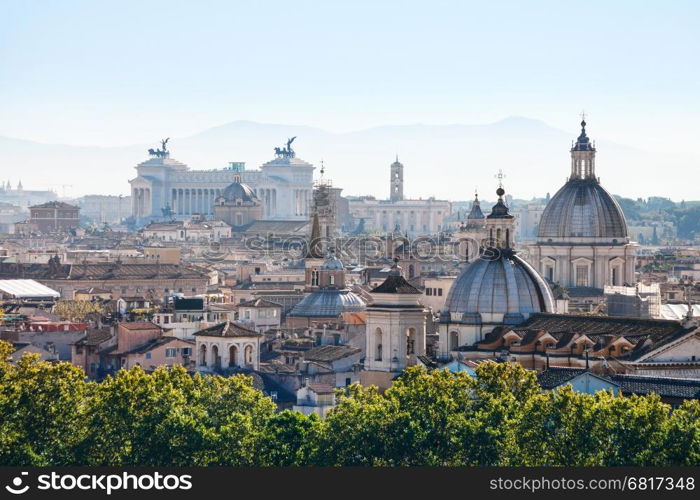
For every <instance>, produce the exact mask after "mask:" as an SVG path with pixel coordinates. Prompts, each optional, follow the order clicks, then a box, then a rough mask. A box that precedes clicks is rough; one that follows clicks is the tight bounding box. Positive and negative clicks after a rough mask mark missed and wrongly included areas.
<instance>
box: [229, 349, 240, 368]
mask: <svg viewBox="0 0 700 500" xmlns="http://www.w3.org/2000/svg"><path fill="white" fill-rule="evenodd" d="M237 362H238V348H237V347H236V346H235V345H232V346H231V347H229V348H228V365H229V366H236V365H237Z"/></svg>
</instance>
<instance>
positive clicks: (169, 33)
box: [0, 1, 700, 201]
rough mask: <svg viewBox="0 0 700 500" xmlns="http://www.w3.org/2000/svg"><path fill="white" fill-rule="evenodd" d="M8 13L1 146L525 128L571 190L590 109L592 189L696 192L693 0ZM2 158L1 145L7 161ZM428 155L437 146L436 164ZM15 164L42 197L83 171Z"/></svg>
mask: <svg viewBox="0 0 700 500" xmlns="http://www.w3.org/2000/svg"><path fill="white" fill-rule="evenodd" d="M4 10H5V12H6V13H7V14H8V15H6V16H3V18H2V19H1V20H0V28H2V33H3V35H2V36H3V42H4V43H2V44H0V57H2V60H3V64H2V65H0V88H1V89H2V92H0V106H2V109H3V114H2V116H0V138H18V139H23V140H30V141H37V142H40V143H49V144H66V145H69V146H70V145H72V146H86V147H100V148H107V147H129V146H131V145H134V144H138V145H149V146H148V147H151V146H150V144H152V143H153V142H154V141H157V140H158V139H160V138H161V137H165V136H169V137H174V138H187V137H191V136H193V135H197V134H199V133H201V132H202V131H205V130H208V129H211V128H218V127H221V126H222V124H226V123H230V122H236V121H241V120H249V121H252V122H256V123H282V124H292V125H294V124H296V125H297V126H308V127H312V128H314V129H320V130H323V131H327V132H328V133H329V134H335V135H347V134H351V133H354V132H353V131H358V130H359V131H364V130H367V129H372V128H375V127H380V128H383V127H394V128H402V127H404V128H405V127H415V126H416V125H415V124H425V125H424V126H426V127H428V128H433V127H437V128H445V127H449V126H450V125H445V124H490V123H498V122H500V121H502V120H507V119H508V117H512V116H521V117H527V118H529V119H533V120H540V121H542V122H544V123H546V124H548V125H549V126H551V127H552V128H554V129H557V130H562V131H565V132H566V140H565V142H560V143H558V144H557V146H556V149H554V148H552V150H551V151H550V152H549V154H551V157H552V158H556V159H557V160H558V162H559V163H558V165H561V167H560V169H559V170H554V169H552V170H549V169H547V170H546V171H545V172H544V175H545V177H549V176H550V175H551V176H552V177H557V178H561V177H562V176H563V175H565V172H566V161H567V153H566V146H567V145H568V143H569V141H570V140H571V139H573V138H575V137H576V135H574V134H576V133H577V123H578V121H579V119H578V116H579V114H580V112H581V111H582V110H585V111H586V112H587V113H588V114H589V116H590V124H591V135H592V137H593V138H595V139H597V140H598V141H599V143H600V145H601V156H600V161H601V169H600V172H601V174H600V175H601V177H602V178H603V179H605V180H606V185H608V186H609V188H610V189H611V191H613V192H616V193H619V194H621V195H623V196H630V197H637V196H646V195H647V193H648V195H652V194H653V195H659V196H667V197H671V198H672V199H674V200H676V201H680V200H681V199H689V198H691V197H692V192H691V191H690V188H689V186H692V185H694V184H696V183H697V181H698V177H697V173H696V171H697V170H698V169H697V168H696V165H697V164H698V162H700V157H698V153H697V151H696V148H695V146H694V143H695V142H696V141H695V138H696V137H697V136H698V135H699V134H700V125H699V124H698V122H697V119H696V116H697V114H698V111H700V94H699V93H698V90H697V88H698V86H697V82H698V80H699V77H700V70H699V69H698V68H697V66H696V65H692V64H688V61H691V60H693V58H694V57H695V54H696V53H697V52H698V49H699V48H700V47H698V40H697V37H696V36H694V34H695V26H694V24H693V22H692V20H693V19H694V18H695V17H696V16H695V15H694V14H697V12H698V5H697V4H696V3H694V2H675V3H674V4H672V5H666V6H664V8H663V9H658V8H654V7H652V6H648V5H639V4H635V3H632V2H627V1H625V2H616V3H615V4H610V3H608V2H589V3H587V5H586V8H585V9H582V8H580V6H578V5H576V4H570V5H567V4H564V3H561V2H538V3H535V4H531V5H523V4H520V3H518V2H505V3H503V4H501V5H500V6H499V7H498V8H496V7H495V6H493V5H483V4H481V3H473V2H464V3H463V2H460V3H455V2H438V3H437V4H435V5H433V8H431V9H425V8H424V6H423V5H422V4H421V3H418V2H401V3H394V2H386V3H382V4H381V5H375V4H370V3H366V2H359V3H356V4H354V6H353V8H352V9H348V8H343V7H341V6H338V5H318V4H316V3H314V2H305V1H300V2H296V3H295V5H294V7H293V8H289V7H288V6H287V5H286V4H284V3H282V2H267V3H265V4H256V5H252V4H244V5H239V4H231V3H228V2H207V3H206V4H204V6H203V7H202V6H200V4H198V5H197V6H194V5H191V4H187V3H185V2H162V1H154V2H149V3H148V4H146V5H143V4H141V3H136V2H120V3H119V4H118V7H117V4H110V3H99V4H95V3H92V2H83V1H73V2H62V3H61V4H45V3H40V2H31V1H30V2H21V3H19V2H16V3H7V4H6V5H5V7H4ZM504 13H505V14H506V15H504ZM630 16H631V17H630ZM104 19H109V20H110V22H109V23H104V22H101V21H102V20H104ZM631 19H633V20H634V22H629V21H630V20H631ZM623 27H624V29H623ZM287 134H289V135H293V133H292V131H289V132H286V131H280V133H279V134H277V135H276V136H275V137H274V140H271V141H270V143H266V144H265V148H272V147H274V146H275V145H276V143H277V142H278V141H281V140H284V139H285V138H286V136H287ZM8 140H9V139H8ZM303 140H304V139H303V135H302V138H300V144H299V150H300V154H301V155H302V157H304V158H305V159H306V160H307V161H310V162H311V163H314V164H318V162H319V161H320V159H321V158H324V159H326V160H327V162H328V165H329V169H330V172H333V168H334V164H335V165H336V166H337V170H338V171H344V170H347V169H348V168H349V167H348V165H346V164H344V161H346V160H343V159H333V158H331V157H330V155H329V152H327V151H324V150H323V149H322V148H314V147H312V144H311V143H310V142H307V143H306V144H305V143H304V142H303ZM9 141H10V143H12V142H13V141H12V140H9ZM606 141H609V142H611V143H613V144H619V145H625V146H627V147H631V148H635V149H638V150H640V152H641V153H640V154H639V155H635V157H634V158H629V159H626V160H625V161H624V162H623V161H622V159H618V158H615V157H613V156H611V155H610V152H609V150H606V148H604V147H603V146H605V143H606ZM20 142H21V141H20ZM385 142H387V144H386V151H381V154H376V155H375V156H373V157H372V160H371V165H370V166H368V167H367V168H368V171H376V170H377V169H378V168H379V167H383V166H384V165H385V162H386V161H387V160H388V159H390V158H393V157H394V155H395V154H396V153H399V155H400V156H404V157H406V162H407V165H409V164H411V165H412V166H413V168H414V169H415V171H414V172H410V167H408V166H407V169H408V171H407V176H408V178H407V191H408V192H409V193H411V192H412V190H413V191H414V192H415V193H416V194H417V195H419V196H430V195H435V196H437V197H442V198H449V199H459V198H462V196H461V195H458V193H456V192H455V193H449V192H447V191H442V192H441V188H442V186H443V185H445V184H448V181H449V179H450V178H452V177H454V175H455V174H454V172H453V171H446V172H444V173H443V174H442V175H443V177H441V178H439V179H437V180H439V182H436V183H435V184H434V185H433V184H431V182H432V181H433V179H436V178H435V176H429V175H424V174H423V169H424V170H429V171H431V173H434V172H435V169H434V168H433V165H431V164H430V163H429V162H428V161H427V160H426V158H422V157H420V156H415V157H411V154H412V152H411V151H405V150H401V148H400V146H401V144H400V142H401V141H400V139H392V138H389V139H388V140H387V141H385ZM397 143H398V144H397ZM5 144H7V142H6V141H5V140H4V139H0V151H2V150H3V149H6V147H7V146H5V147H3V145H5ZM223 146H225V145H222V147H223ZM434 146H435V145H434V144H433V143H432V141H426V143H425V144H424V147H423V149H424V150H425V151H424V152H423V153H424V155H425V156H426V157H427V156H428V155H429V154H431V153H432V151H431V150H432V148H433V147H434ZM500 147H502V148H506V147H508V145H501V146H500ZM173 150H174V151H175V154H177V155H178V157H179V158H180V159H181V160H182V161H184V162H186V163H188V164H190V165H192V166H193V167H195V168H220V167H221V166H224V165H225V164H226V161H229V160H240V161H246V162H247V164H248V166H249V167H255V166H257V165H259V164H260V163H261V162H263V161H266V160H267V159H268V157H267V156H265V154H267V153H268V152H269V150H268V149H264V150H263V149H262V147H261V149H260V150H257V149H256V150H254V151H236V150H233V148H231V149H230V150H229V151H228V152H227V155H230V156H238V155H239V154H240V156H243V158H235V157H234V158H226V157H222V158H220V159H218V160H217V161H216V162H209V161H208V159H206V158H201V157H200V156H199V155H194V154H193V155H190V156H189V157H187V154H185V155H183V154H181V152H182V153H187V152H186V151H183V150H180V149H178V146H177V145H176V144H173ZM336 153H337V152H336ZM384 154H386V157H385V156H384ZM76 156H77V157H79V156H80V155H79V154H78V155H76ZM637 156H639V157H640V158H637ZM644 157H649V159H648V161H647V160H645V158H644ZM620 158H623V157H622V156H620ZM10 159H12V160H13V161H11V162H10V161H8V158H7V157H0V161H2V162H3V164H9V165H10V166H9V167H6V168H8V169H9V170H10V172H8V174H11V173H12V171H14V170H21V171H23V177H24V171H28V175H29V176H32V175H34V176H35V177H36V178H37V181H36V182H35V181H34V180H32V179H31V178H30V177H27V180H25V184H27V183H28V182H29V183H35V184H36V183H38V182H39V181H38V178H39V177H42V178H45V179H46V180H44V183H45V184H54V185H60V184H65V182H63V181H59V180H57V179H55V178H54V177H53V176H54V175H55V176H56V177H58V175H57V174H53V173H52V172H51V171H49V172H47V173H45V174H39V173H37V172H40V168H39V167H38V166H37V165H42V166H43V165H45V164H46V163H47V162H50V163H51V164H52V166H53V167H54V169H55V170H58V171H63V170H64V169H66V170H67V173H71V172H70V169H71V168H72V162H70V161H68V160H64V159H60V161H59V158H58V157H48V158H44V159H43V160H42V161H41V162H39V163H38V164H36V165H35V164H33V163H31V162H29V161H27V162H20V161H14V158H10ZM488 159H490V158H481V157H478V158H476V159H475V161H476V162H478V166H479V168H483V169H487V170H489V171H491V170H493V171H497V170H498V169H499V168H502V169H504V170H514V169H513V168H512V167H511V168H509V165H507V164H503V163H502V162H499V161H493V162H492V163H489V162H488V161H485V160H488ZM139 161H141V157H139V156H137V155H132V156H128V157H126V158H124V161H123V163H120V164H118V165H117V164H116V163H115V164H112V163H109V162H106V163H105V164H104V165H105V168H103V173H102V175H104V171H109V172H113V171H115V169H117V168H119V169H123V170H124V172H128V173H125V174H122V175H121V177H120V178H119V179H121V180H120V181H119V182H122V184H121V186H123V187H122V188H120V189H118V188H117V185H118V179H117V178H116V176H115V177H110V173H109V172H107V174H106V177H104V184H105V189H108V190H111V192H113V193H114V194H117V193H118V192H124V193H125V192H126V188H127V186H126V184H125V183H124V181H123V180H124V179H126V178H127V177H128V176H129V175H130V173H131V172H132V171H133V170H131V169H132V167H133V166H134V165H135V164H136V163H138V162H139ZM454 161H457V159H455V160H454ZM519 164H522V163H519ZM552 165H554V163H552ZM535 166H536V164H535ZM527 167H528V168H533V165H527ZM660 167H661V168H663V170H664V171H669V170H672V171H674V178H675V179H678V178H683V179H684V182H683V183H681V185H679V186H674V185H673V184H674V182H672V180H671V179H669V178H668V177H669V176H666V175H659V168H660ZM561 168H563V172H562V171H561ZM515 170H516V172H513V171H511V175H510V180H509V183H510V182H514V183H517V185H518V187H519V188H522V190H523V193H524V194H523V195H522V197H525V198H527V197H529V196H530V195H535V194H540V195H543V194H544V193H546V192H547V191H550V190H551V188H543V189H539V190H535V189H534V187H533V186H528V184H527V182H528V181H527V179H525V178H523V179H520V178H518V175H519V173H518V172H517V169H515ZM618 170H624V173H621V172H617V171H618ZM90 173H91V171H90V170H89V167H82V168H81V169H78V170H76V171H75V172H74V173H71V175H72V176H73V177H74V178H76V179H78V180H76V181H74V182H69V183H68V184H76V183H80V182H83V181H84V179H85V178H86V177H90V175H89V174H90ZM359 174H360V175H366V172H362V171H361V172H359ZM344 175H345V174H343V173H337V172H333V177H334V180H336V181H337V182H338V184H340V185H343V186H344V187H346V193H352V194H374V195H375V196H379V195H381V194H382V193H379V192H377V193H363V192H362V191H361V190H360V189H359V187H358V186H359V185H353V182H356V181H354V180H353V179H352V178H350V177H348V178H344V177H343V176H344ZM491 175H492V174H491ZM3 176H4V177H8V175H7V174H3ZM523 177H524V176H523ZM630 178H633V179H634V184H635V186H630V185H629V182H628V181H629V179H630ZM675 179H673V180H675ZM15 182H16V180H15ZM411 182H413V183H414V186H415V187H420V191H419V190H418V189H414V188H413V187H412V186H411ZM675 184H678V183H675ZM474 187H478V188H479V189H480V190H482V191H483V190H488V189H490V186H489V184H488V183H487V181H486V176H484V177H483V178H482V179H477V181H476V182H471V181H469V182H468V183H467V184H466V185H465V186H463V187H462V189H463V190H464V192H472V191H473V189H474ZM654 190H657V191H654ZM652 191H654V192H652ZM90 192H98V191H97V189H96V187H90V186H87V187H85V188H84V189H83V190H81V189H79V188H77V187H76V188H75V193H74V194H75V195H78V194H85V193H90Z"/></svg>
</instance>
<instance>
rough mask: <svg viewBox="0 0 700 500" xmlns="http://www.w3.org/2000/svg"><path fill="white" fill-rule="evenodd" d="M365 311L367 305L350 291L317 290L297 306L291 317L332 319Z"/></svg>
mask: <svg viewBox="0 0 700 500" xmlns="http://www.w3.org/2000/svg"><path fill="white" fill-rule="evenodd" d="M364 310H365V303H364V302H363V301H362V299H361V298H360V297H359V296H358V295H356V294H355V293H353V292H351V291H350V290H316V291H315V292H312V293H310V294H309V295H307V296H306V297H304V298H303V299H302V300H301V302H299V303H298V304H297V305H295V306H294V307H293V308H292V310H291V311H290V313H289V316H296V317H304V318H313V317H321V318H331V317H336V316H340V314H341V313H344V312H358V311H364Z"/></svg>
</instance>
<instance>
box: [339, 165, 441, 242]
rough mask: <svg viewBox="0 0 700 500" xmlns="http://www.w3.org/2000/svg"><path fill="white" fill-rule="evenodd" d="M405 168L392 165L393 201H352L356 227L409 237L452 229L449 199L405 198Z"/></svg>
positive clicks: (363, 199)
mask: <svg viewBox="0 0 700 500" xmlns="http://www.w3.org/2000/svg"><path fill="white" fill-rule="evenodd" d="M403 171H404V166H403V164H401V163H399V162H398V159H397V161H395V162H394V163H393V164H392V165H391V166H390V172H391V179H390V190H391V191H390V194H391V196H390V198H389V199H388V200H377V199H376V198H374V197H373V196H361V197H358V198H350V199H348V205H349V207H348V208H349V210H350V214H351V216H352V218H353V219H354V221H355V222H356V224H360V221H363V222H362V223H361V224H362V226H363V229H364V230H366V231H369V232H385V233H386V232H392V231H398V232H401V233H402V234H408V235H409V236H412V237H413V236H419V235H427V234H435V233H439V232H441V231H445V230H447V229H448V227H447V219H449V216H450V212H451V211H452V205H451V204H450V202H449V201H446V200H436V199H435V198H428V199H425V200H422V199H419V200H408V199H405V198H404V193H403V181H404V175H403Z"/></svg>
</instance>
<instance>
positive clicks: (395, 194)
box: [389, 155, 403, 201]
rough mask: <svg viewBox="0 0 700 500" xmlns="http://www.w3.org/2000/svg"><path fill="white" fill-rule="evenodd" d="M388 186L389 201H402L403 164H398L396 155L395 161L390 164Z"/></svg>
mask: <svg viewBox="0 0 700 500" xmlns="http://www.w3.org/2000/svg"><path fill="white" fill-rule="evenodd" d="M389 185H390V186H391V194H390V196H389V199H390V200H391V201H401V200H403V164H402V163H400V162H399V156H398V155H396V161H395V162H394V163H392V164H391V179H390V181H389Z"/></svg>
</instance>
